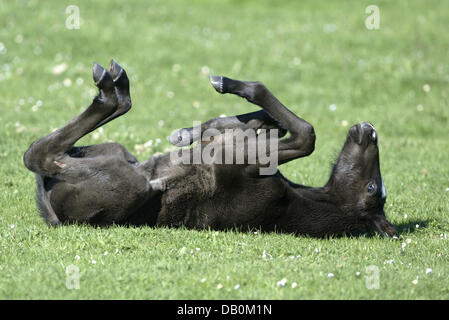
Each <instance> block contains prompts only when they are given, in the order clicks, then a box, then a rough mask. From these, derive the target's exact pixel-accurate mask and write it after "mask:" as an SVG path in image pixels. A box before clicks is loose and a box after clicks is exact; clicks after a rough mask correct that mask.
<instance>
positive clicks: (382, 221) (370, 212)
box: [326, 122, 396, 237]
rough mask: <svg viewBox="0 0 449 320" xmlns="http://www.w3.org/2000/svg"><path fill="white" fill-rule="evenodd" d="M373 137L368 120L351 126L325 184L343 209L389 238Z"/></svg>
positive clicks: (390, 230) (390, 232)
mask: <svg viewBox="0 0 449 320" xmlns="http://www.w3.org/2000/svg"><path fill="white" fill-rule="evenodd" d="M377 139H378V137H377V132H376V130H375V129H374V127H373V125H372V124H370V123H369V122H363V123H361V124H356V125H354V126H353V127H351V128H350V129H349V132H348V136H347V138H346V142H345V144H344V146H343V149H342V150H341V152H340V155H339V156H338V159H337V162H336V164H335V165H334V167H333V170H332V174H331V177H330V179H329V182H328V183H327V185H326V186H327V187H328V188H330V190H331V192H332V193H334V194H335V196H336V197H337V199H338V202H339V206H340V207H341V209H342V211H343V212H345V213H346V214H348V215H354V216H357V217H358V218H360V219H361V220H363V221H366V225H367V226H373V227H375V228H376V229H377V230H378V231H379V232H380V234H382V235H384V236H389V237H393V236H395V235H396V230H395V228H394V227H393V225H392V224H391V223H390V222H388V221H387V219H386V217H385V212H384V205H385V201H386V198H387V192H386V189H385V186H384V183H383V180H382V174H381V172H380V165H379V148H378V144H377Z"/></svg>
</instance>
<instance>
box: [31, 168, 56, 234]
mask: <svg viewBox="0 0 449 320" xmlns="http://www.w3.org/2000/svg"><path fill="white" fill-rule="evenodd" d="M36 183H37V186H36V202H37V205H38V207H39V211H40V213H41V217H42V218H44V220H45V222H47V223H48V224H49V225H51V226H56V225H58V224H60V223H61V221H59V219H58V217H57V216H56V213H55V212H54V210H53V208H52V207H51V204H50V199H49V198H48V193H47V191H46V190H45V186H44V177H42V176H41V175H40V174H36Z"/></svg>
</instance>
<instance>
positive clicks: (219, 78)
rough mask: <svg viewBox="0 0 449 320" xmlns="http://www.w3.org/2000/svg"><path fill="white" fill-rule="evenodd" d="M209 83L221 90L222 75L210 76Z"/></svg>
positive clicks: (220, 91) (221, 91)
mask: <svg viewBox="0 0 449 320" xmlns="http://www.w3.org/2000/svg"><path fill="white" fill-rule="evenodd" d="M209 78H210V83H211V84H212V86H213V87H214V89H215V90H216V91H217V92H219V93H224V92H223V77H222V76H210V77H209Z"/></svg>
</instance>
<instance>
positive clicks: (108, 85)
mask: <svg viewBox="0 0 449 320" xmlns="http://www.w3.org/2000/svg"><path fill="white" fill-rule="evenodd" d="M93 78H94V81H95V85H96V86H97V87H98V88H99V89H102V90H109V89H112V88H114V81H113V80H112V77H111V75H110V74H109V72H107V71H106V69H105V68H103V67H102V66H100V65H99V64H98V63H94V67H93Z"/></svg>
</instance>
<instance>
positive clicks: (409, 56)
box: [0, 0, 449, 299]
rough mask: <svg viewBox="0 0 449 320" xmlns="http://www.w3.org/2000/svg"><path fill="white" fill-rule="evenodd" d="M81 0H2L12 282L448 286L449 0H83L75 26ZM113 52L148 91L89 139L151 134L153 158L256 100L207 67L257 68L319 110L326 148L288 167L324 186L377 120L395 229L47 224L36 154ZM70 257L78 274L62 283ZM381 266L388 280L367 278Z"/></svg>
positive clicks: (287, 98) (70, 294) (268, 294)
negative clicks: (38, 202) (361, 125)
mask: <svg viewBox="0 0 449 320" xmlns="http://www.w3.org/2000/svg"><path fill="white" fill-rule="evenodd" d="M73 2H75V1H56V0H55V1H37V0H35V1H9V0H0V42H1V44H0V121H1V123H2V125H1V126H0V163H1V165H0V177H1V180H0V298H2V299H92V298H98V299H115V298H123V299H248V298H249V299H448V298H449V281H448V277H449V268H448V264H449V239H447V238H445V237H444V235H445V234H446V235H449V199H448V196H449V191H446V189H447V188H449V139H448V129H449V105H448V101H449V86H448V84H449V83H448V82H449V61H448V59H447V58H448V56H447V48H448V47H449V33H447V21H448V19H449V2H446V1H405V0H404V1H375V3H373V1H355V0H354V1H326V2H324V1H289V2H287V1H283V2H282V3H279V4H276V5H274V4H272V2H271V1H268V0H267V1H244V2H243V1H227V0H220V1H205V0H204V1H199V0H194V1H192V0H190V1H180V0H176V1H151V3H149V2H147V1H143V0H142V1H133V2H126V4H124V2H123V1H105V0H103V1H95V2H93V1H76V4H77V5H78V6H79V9H80V14H81V19H82V20H81V28H80V29H79V30H68V29H66V28H65V20H66V17H67V16H66V14H65V8H66V7H67V6H68V5H71V4H73ZM370 4H376V5H378V6H379V8H380V17H381V22H380V27H381V28H380V30H375V31H370V30H367V29H366V28H365V25H364V20H365V18H366V17H367V14H365V8H366V6H368V5H370ZM111 58H114V59H116V60H117V61H118V62H119V63H121V64H122V65H123V66H124V67H125V68H126V70H127V71H128V74H129V75H130V78H131V86H132V99H133V105H134V107H133V109H132V110H131V111H130V112H129V113H128V114H127V115H126V116H125V117H122V118H120V119H117V120H115V121H114V122H112V123H110V124H108V125H107V126H105V127H104V129H103V131H102V132H98V133H97V134H96V135H89V136H88V137H85V138H84V139H83V140H82V141H81V142H80V143H81V144H92V143H100V142H105V141H109V140H111V141H117V142H120V143H122V144H123V145H125V146H126V147H127V148H128V149H129V150H131V151H132V152H134V151H135V146H136V145H141V144H144V143H145V142H147V141H148V140H150V139H153V141H154V143H153V145H152V147H151V148H147V149H144V150H141V151H140V152H139V153H137V156H138V158H139V159H140V160H144V159H145V158H147V157H148V156H149V155H150V154H153V153H156V152H164V150H166V148H168V147H169V144H168V142H167V141H166V139H165V137H166V136H168V135H169V134H170V133H171V132H172V131H173V130H174V129H177V128H180V127H185V126H189V125H191V124H192V120H200V121H205V120H207V119H209V118H212V117H216V116H218V115H220V114H226V115H232V114H238V113H244V112H249V111H253V110H257V108H256V107H255V106H252V105H249V104H248V103H246V102H245V101H243V100H239V99H237V98H236V97H232V96H220V95H218V94H216V93H215V92H214V90H213V89H212V88H211V86H210V84H209V83H208V74H209V73H211V74H224V75H228V76H230V77H234V78H239V79H247V80H259V81H262V82H264V83H265V84H266V85H267V86H268V87H269V88H270V89H271V90H272V91H273V92H274V93H275V95H276V96H277V97H279V99H280V100H281V101H283V102H284V103H285V104H286V105H287V106H289V107H290V108H291V109H292V110H293V111H294V112H296V113H298V114H299V115H301V116H303V117H304V118H305V119H307V120H308V121H309V122H311V123H312V124H313V125H314V127H315V131H316V133H317V142H316V149H315V152H314V153H313V154H312V155H311V156H310V157H308V158H305V159H301V160H297V161H293V162H291V163H288V164H286V165H283V166H282V167H281V171H282V173H283V174H284V175H286V176H287V177H288V178H290V179H291V180H293V181H295V182H298V183H303V184H307V185H313V186H319V185H323V184H324V183H325V182H326V179H327V178H328V174H329V171H330V162H331V161H332V160H333V159H334V157H335V156H336V154H337V153H338V151H339V149H340V148H341V145H342V143H343V141H344V139H345V136H346V133H347V130H348V128H349V126H350V125H352V124H354V123H357V122H360V121H370V122H372V123H373V124H374V125H375V126H376V129H377V130H378V132H379V143H380V151H381V167H382V174H383V177H384V182H385V184H386V187H387V191H388V200H387V204H386V212H387V216H388V218H389V219H390V221H391V222H392V223H393V224H395V225H396V226H397V228H398V230H399V231H400V232H401V234H400V239H399V241H393V240H388V239H383V238H379V237H378V236H375V237H371V238H370V237H365V236H362V237H360V238H340V239H328V240H322V239H321V240H320V239H311V238H306V237H295V236H291V235H281V234H271V233H270V234H260V233H258V234H254V233H238V232H231V231H230V232H214V231H201V232H198V231H190V230H170V229H163V228H161V229H153V228H123V227H111V228H108V229H96V228H92V227H87V226H68V227H62V228H48V227H47V226H46V225H45V224H44V223H43V221H42V220H41V218H40V217H39V215H38V213H37V209H36V206H35V203H34V176H33V174H32V173H31V172H29V171H27V170H26V169H25V167H24V166H23V163H22V155H23V153H24V152H25V150H26V149H27V147H28V146H29V144H30V143H31V142H32V141H34V140H35V139H37V138H39V137H41V136H44V135H46V134H47V133H48V132H50V131H51V130H52V129H54V128H57V127H60V126H62V125H64V124H65V123H66V122H67V121H68V120H69V119H70V118H72V117H73V116H75V115H77V114H78V113H79V112H80V111H81V110H83V109H84V108H85V107H86V106H87V105H88V104H89V102H90V100H91V98H92V96H93V95H94V94H95V90H94V86H93V83H92V78H91V66H92V63H93V62H94V61H97V62H99V63H100V64H103V65H107V64H108V62H109V60H110V59H111ZM61 64H66V66H67V69H66V70H65V71H64V72H63V73H62V74H59V75H55V74H53V73H52V68H53V67H54V66H57V65H61ZM174 65H179V66H175V67H174ZM66 79H70V81H71V85H70V86H65V85H64V80H65V84H66V85H68V84H69V80H66ZM425 84H427V85H429V86H430V91H428V90H427V91H428V92H426V91H425V90H424V89H423V88H424V85H425ZM426 88H427V87H426ZM37 101H41V102H40V103H38V105H40V104H42V105H41V106H35V105H36V103H37ZM331 104H335V105H336V110H335V111H331V110H330V109H329V106H330V105H331ZM33 106H35V107H34V108H33ZM33 109H34V110H36V111H32V110H33ZM160 120H163V123H162V122H160ZM344 121H346V122H347V123H348V126H343V125H342V123H343V122H344ZM157 138H159V139H161V142H160V143H157V142H156V139H157ZM137 148H138V147H137ZM138 149H139V148H138ZM139 150H140V149H139ZM405 214H406V215H407V217H406V218H405V216H404V215H405ZM416 225H419V228H417V226H416ZM442 234H443V236H441V235H442ZM407 239H410V240H409V242H410V241H411V242H410V243H407ZM403 242H405V243H406V247H405V250H401V245H402V243H403ZM183 248H184V249H183ZM196 248H200V250H197V249H196ZM315 249H318V250H317V251H318V252H316V250H315ZM264 251H266V254H267V255H268V254H269V255H271V257H272V259H264V258H262V255H263V252H264ZM105 252H108V254H107V255H105ZM191 252H193V253H191ZM297 255H300V256H301V258H294V259H291V258H290V256H295V257H296V256H297ZM77 256H78V257H79V259H77ZM268 257H269V256H268ZM92 260H95V262H96V263H95V264H94V263H92V262H93V261H92ZM70 265H76V266H77V267H78V268H79V270H80V275H81V278H80V289H79V290H69V289H67V288H66V279H67V275H66V267H67V266H70ZM370 265H374V266H377V267H378V268H379V272H380V274H379V280H380V283H379V284H380V288H379V289H377V290H376V289H371V290H370V289H368V288H367V286H366V285H365V282H366V276H368V275H369V272H367V269H366V268H367V267H368V266H370ZM427 268H431V269H432V272H431V273H428V274H426V269H427ZM357 272H360V274H359V275H356V273H357ZM329 273H333V274H334V277H331V278H330V277H328V274H329ZM282 278H286V279H287V284H286V286H285V287H277V285H276V283H277V282H278V281H279V280H281V279H282ZM202 279H206V280H205V281H204V282H201V280H202ZM415 279H417V280H418V282H417V283H416V284H413V283H412V281H413V280H415ZM293 282H296V283H297V287H296V288H292V287H291V284H292V283H293ZM219 284H221V285H222V288H221V289H218V288H217V286H218V285H219ZM237 284H239V285H240V287H239V289H235V286H236V285H237Z"/></svg>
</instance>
